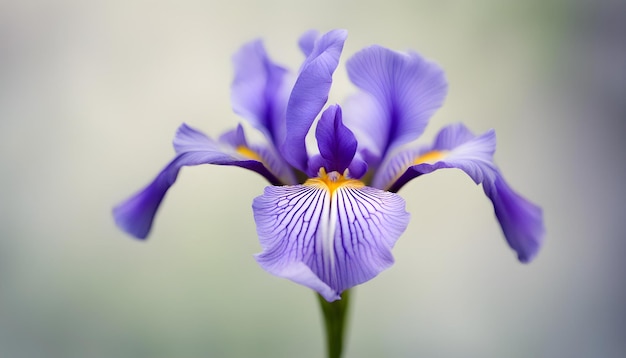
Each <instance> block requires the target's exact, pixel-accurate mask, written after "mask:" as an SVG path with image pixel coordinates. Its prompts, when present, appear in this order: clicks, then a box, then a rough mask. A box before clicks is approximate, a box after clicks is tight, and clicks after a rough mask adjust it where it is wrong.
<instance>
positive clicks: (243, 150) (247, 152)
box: [237, 145, 263, 162]
mask: <svg viewBox="0 0 626 358" xmlns="http://www.w3.org/2000/svg"><path fill="white" fill-rule="evenodd" d="M237 153H239V154H241V155H243V156H244V157H246V158H248V159H252V160H256V161H257V162H263V160H262V159H261V157H260V156H259V155H258V154H257V152H255V151H253V150H252V149H250V148H248V147H246V146H245V145H240V146H238V147H237Z"/></svg>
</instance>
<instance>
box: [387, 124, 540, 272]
mask: <svg viewBox="0 0 626 358" xmlns="http://www.w3.org/2000/svg"><path fill="white" fill-rule="evenodd" d="M494 151H495V133H494V132H493V131H488V132H486V133H484V134H483V135H480V136H474V135H473V134H472V133H471V132H470V131H469V130H468V129H467V128H466V127H465V126H463V125H461V124H455V125H451V126H448V127H446V128H444V129H443V130H442V131H441V132H440V133H439V135H438V136H437V139H436V140H435V144H434V145H433V146H432V147H430V148H422V149H420V150H418V151H413V152H411V151H405V152H403V153H400V154H399V155H398V156H397V159H394V160H391V161H389V163H388V165H386V166H385V168H384V172H382V174H380V176H379V178H383V177H385V178H389V177H393V176H394V174H392V172H391V171H392V170H400V174H399V176H396V178H397V179H396V180H395V182H393V183H392V184H386V185H387V186H389V190H390V191H391V192H397V191H398V190H399V189H400V188H401V187H402V186H403V185H404V184H406V183H407V182H408V181H410V180H411V179H413V178H415V177H418V176H420V175H422V174H428V173H432V172H434V171H436V170H438V169H444V168H456V169H461V170H462V171H464V172H465V173H466V174H467V175H469V176H470V177H471V178H472V180H473V181H474V182H475V183H476V184H481V183H482V185H483V190H484V191H485V194H486V195H487V197H489V199H490V200H491V202H492V203H493V207H494V211H495V214H496V217H497V218H498V222H499V223H500V226H501V228H502V232H503V233H504V236H505V237H506V240H507V242H508V244H509V246H510V247H511V248H512V249H513V250H515V252H516V253H517V255H518V259H519V260H520V261H521V262H529V261H530V260H532V259H533V258H534V257H535V256H536V254H537V252H538V251H539V249H540V247H541V243H542V242H543V239H544V234H545V229H544V223H543V214H542V210H541V208H540V207H538V206H537V205H535V204H533V203H531V202H530V201H528V200H526V199H525V198H523V197H522V196H521V195H519V194H518V193H516V192H515V191H514V190H513V189H511V187H510V186H509V185H508V184H507V182H506V181H505V180H504V177H503V176H502V174H501V173H500V171H499V169H498V168H497V167H496V166H495V164H494V163H493V153H494ZM407 162H408V164H407ZM381 182H382V181H379V184H380V183H381Z"/></svg>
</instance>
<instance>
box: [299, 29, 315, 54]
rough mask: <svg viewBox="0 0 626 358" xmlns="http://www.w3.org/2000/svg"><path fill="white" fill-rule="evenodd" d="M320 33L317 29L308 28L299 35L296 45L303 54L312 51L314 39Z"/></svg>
mask: <svg viewBox="0 0 626 358" xmlns="http://www.w3.org/2000/svg"><path fill="white" fill-rule="evenodd" d="M319 36H320V34H319V32H318V31H317V30H309V31H307V32H305V33H304V34H302V36H300V39H299V40H298V47H300V51H302V53H303V54H304V56H307V57H308V56H309V55H310V54H311V52H313V47H315V41H316V40H317V39H318V38H319Z"/></svg>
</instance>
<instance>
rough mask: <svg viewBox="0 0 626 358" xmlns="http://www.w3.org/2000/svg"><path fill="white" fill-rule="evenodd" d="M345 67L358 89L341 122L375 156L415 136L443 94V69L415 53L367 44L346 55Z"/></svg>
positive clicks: (438, 103)
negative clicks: (344, 121)
mask: <svg viewBox="0 0 626 358" xmlns="http://www.w3.org/2000/svg"><path fill="white" fill-rule="evenodd" d="M346 67H347V70H348V75H349V77H350V79H351V80H352V82H353V83H354V84H355V85H356V86H358V87H359V88H360V89H361V90H363V92H364V93H360V94H358V95H357V97H354V98H352V101H350V102H349V104H350V105H349V106H346V108H345V109H346V116H345V118H346V124H347V125H348V127H350V128H352V130H354V131H355V133H356V134H357V139H358V140H359V143H361V142H363V144H365V145H367V144H369V145H370V147H366V148H364V149H366V150H367V151H369V152H370V153H371V154H372V155H374V158H375V159H377V160H382V158H383V157H384V156H385V155H387V153H388V152H391V151H392V150H393V149H395V148H397V147H398V146H400V145H402V144H406V143H408V142H411V141H413V140H415V139H417V138H418V137H419V136H420V135H421V134H422V132H423V131H424V128H425V127H426V125H427V124H428V121H429V119H430V117H431V116H432V115H433V113H434V112H435V111H436V110H437V109H439V107H441V105H442V104H443V101H444V99H445V96H446V94H447V82H446V79H445V76H444V73H443V70H442V69H441V68H440V67H439V66H438V65H437V64H435V63H433V62H429V61H427V60H425V59H424V58H422V57H421V56H420V55H418V54H416V53H408V54H405V53H401V52H396V51H392V50H389V49H386V48H383V47H380V46H371V47H368V48H365V49H363V50H361V51H359V52H358V53H356V54H355V55H354V56H353V57H352V58H350V59H349V60H348V61H347V63H346ZM361 137H364V138H363V140H362V139H361ZM368 164H370V165H376V164H378V163H368Z"/></svg>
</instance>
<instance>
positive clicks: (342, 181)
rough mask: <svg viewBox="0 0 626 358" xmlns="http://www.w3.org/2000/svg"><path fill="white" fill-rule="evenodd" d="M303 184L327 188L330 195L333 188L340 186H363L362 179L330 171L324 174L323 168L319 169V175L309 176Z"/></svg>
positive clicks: (333, 190)
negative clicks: (315, 176)
mask: <svg viewBox="0 0 626 358" xmlns="http://www.w3.org/2000/svg"><path fill="white" fill-rule="evenodd" d="M304 185H307V186H312V187H316V188H320V189H325V190H328V191H329V192H330V195H331V196H332V195H333V193H334V192H335V190H337V189H339V188H341V187H344V188H361V187H363V186H365V184H363V182H362V181H360V180H356V179H350V178H346V177H345V175H342V174H339V173H337V172H331V173H328V174H326V170H325V169H324V168H321V169H320V172H319V176H318V177H317V178H311V179H309V180H307V181H306V182H305V183H304Z"/></svg>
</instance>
